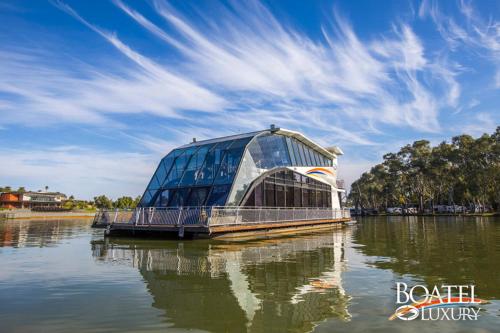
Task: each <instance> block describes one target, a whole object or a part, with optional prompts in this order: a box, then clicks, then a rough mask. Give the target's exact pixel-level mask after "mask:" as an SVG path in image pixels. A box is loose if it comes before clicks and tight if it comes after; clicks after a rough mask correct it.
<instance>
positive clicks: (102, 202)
mask: <svg viewBox="0 0 500 333" xmlns="http://www.w3.org/2000/svg"><path fill="white" fill-rule="evenodd" d="M139 201H141V196H140V195H139V196H137V197H135V199H132V197H120V198H118V199H116V200H115V201H113V200H111V199H109V198H108V197H106V196H105V195H100V196H98V197H95V198H94V206H95V207H96V208H99V209H111V208H120V209H127V208H135V207H137V205H138V204H139Z"/></svg>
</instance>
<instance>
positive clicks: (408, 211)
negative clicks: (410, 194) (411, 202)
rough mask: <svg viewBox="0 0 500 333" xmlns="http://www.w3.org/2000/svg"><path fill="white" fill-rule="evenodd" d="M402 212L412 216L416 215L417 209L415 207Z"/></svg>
mask: <svg viewBox="0 0 500 333" xmlns="http://www.w3.org/2000/svg"><path fill="white" fill-rule="evenodd" d="M403 212H404V213H405V214H408V215H412V214H417V213H418V209H417V208H416V207H408V208H405V209H403Z"/></svg>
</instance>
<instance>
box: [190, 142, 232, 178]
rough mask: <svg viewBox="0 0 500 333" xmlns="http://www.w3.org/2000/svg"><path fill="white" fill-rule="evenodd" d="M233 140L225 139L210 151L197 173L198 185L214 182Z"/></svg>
mask: <svg viewBox="0 0 500 333" xmlns="http://www.w3.org/2000/svg"><path fill="white" fill-rule="evenodd" d="M231 142H232V141H224V142H220V143H218V144H216V145H214V146H213V147H212V148H211V149H210V151H209V152H208V154H207V156H206V158H205V161H204V162H203V165H202V166H201V168H200V169H199V171H198V172H197V174H196V184H197V185H210V184H212V183H213V180H214V178H215V173H216V172H217V169H218V168H219V166H220V163H221V161H222V156H223V154H224V152H225V149H226V148H227V147H228V146H229V144H230V143H231Z"/></svg>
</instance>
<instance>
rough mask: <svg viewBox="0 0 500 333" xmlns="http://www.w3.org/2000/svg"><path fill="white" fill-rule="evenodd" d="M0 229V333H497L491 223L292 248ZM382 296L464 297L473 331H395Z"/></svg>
mask: <svg viewBox="0 0 500 333" xmlns="http://www.w3.org/2000/svg"><path fill="white" fill-rule="evenodd" d="M90 224H91V221H90V220H59V221H8V222H5V221H4V222H0V332H23V333H25V332H68V331H69V332H75V333H76V332H187V331H189V332H229V333H233V332H297V333H299V332H300V333H301V332H369V331H371V332H419V333H420V332H435V331H438V330H439V331H440V332H499V331H500V219H498V218H472V217H468V218H462V217H456V218H455V217H439V218H433V217H431V218H427V217H425V218H422V217H388V218H386V217H373V218H360V219H359V223H358V224H357V225H355V226H350V227H345V228H342V229H335V230H329V231H322V232H316V233H304V234H301V235H297V236H294V237H291V236H286V237H280V238H269V239H260V240H254V241H239V242H235V241H232V242H227V241H226V242H224V241H220V240H219V241H217V240H196V241H188V240H185V241H177V240H151V239H149V240H145V239H130V238H104V237H103V231H102V230H95V229H91V228H90ZM396 282H406V283H408V284H409V285H414V284H424V285H427V286H430V287H432V286H434V285H435V284H438V285H441V284H474V285H475V286H476V287H475V288H476V294H477V297H480V298H482V299H485V300H487V301H489V304H486V305H481V306H480V308H481V311H480V317H479V318H478V319H477V320H476V321H472V320H465V321H464V320H462V321H450V320H443V321H423V320H419V319H416V320H413V321H402V320H400V319H395V320H393V321H389V320H388V318H389V317H390V316H391V315H392V314H393V313H394V310H395V308H396V307H397V306H396V305H395V301H396V288H395V283H396Z"/></svg>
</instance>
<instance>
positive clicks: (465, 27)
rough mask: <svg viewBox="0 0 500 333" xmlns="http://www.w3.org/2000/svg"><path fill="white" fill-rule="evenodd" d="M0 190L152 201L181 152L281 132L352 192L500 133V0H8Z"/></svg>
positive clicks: (1, 9)
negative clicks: (371, 175)
mask: <svg viewBox="0 0 500 333" xmlns="http://www.w3.org/2000/svg"><path fill="white" fill-rule="evenodd" d="M0 22H2V24H1V27H0V45H1V46H0V184H1V185H11V186H13V187H18V186H26V187H28V188H30V189H34V190H36V189H41V188H42V187H43V186H45V185H47V186H49V187H50V189H52V190H60V191H63V192H66V193H68V194H74V195H76V196H77V197H81V198H91V197H93V196H95V195H98V194H101V193H104V194H107V195H109V196H111V197H116V196H119V195H132V196H135V195H138V194H141V193H142V191H143V189H144V187H145V185H146V183H147V181H148V179H149V178H150V176H151V174H152V172H153V171H154V169H155V167H156V164H157V162H158V161H159V160H160V158H161V157H162V156H164V155H165V154H166V153H167V152H168V151H169V150H170V149H171V148H172V147H175V146H177V145H180V144H184V143H187V142H189V141H190V140H191V138H192V137H197V138H198V139H205V138H211V137H216V136H223V135H230V134H235V133H243V132H249V131H254V130H258V129H262V128H267V127H268V126H269V124H276V125H277V126H280V127H283V128H288V129H292V130H297V131H301V132H303V133H305V134H306V135H308V136H310V137H311V138H313V139H314V140H316V141H318V142H319V143H322V144H324V145H339V146H340V147H342V149H343V150H344V152H345V155H344V156H342V158H341V159H340V168H339V169H340V176H341V177H343V178H345V179H346V182H347V183H350V182H352V181H353V180H355V179H356V177H357V176H359V175H360V174H361V173H362V172H363V171H366V170H368V169H369V168H370V167H371V166H372V165H373V164H375V163H378V162H379V161H380V160H381V157H382V155H383V154H384V153H386V152H389V151H395V150H397V149H398V148H399V147H400V146H402V145H405V144H406V143H410V142H412V141H414V140H417V139H428V140H430V141H431V142H432V143H439V142H440V141H442V140H444V139H448V138H450V137H452V136H454V135H458V134H461V133H469V134H472V135H474V136H479V135H481V134H482V133H484V132H489V133H491V132H493V130H494V128H495V127H496V126H497V125H498V124H499V123H500V121H499V120H500V116H499V114H500V110H499V105H500V2H498V1H477V2H468V1H439V2H438V1H435V2H433V1H334V2H331V1H265V2H257V1H248V2H240V1H234V2H216V1H205V2H202V1H169V2H167V1H163V0H151V1H145V2H139V1H130V0H128V1H127V0H115V1H72V0H67V1H29V2H28V1H24V2H23V1H5V0H4V1H2V2H1V3H0Z"/></svg>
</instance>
